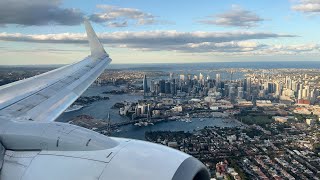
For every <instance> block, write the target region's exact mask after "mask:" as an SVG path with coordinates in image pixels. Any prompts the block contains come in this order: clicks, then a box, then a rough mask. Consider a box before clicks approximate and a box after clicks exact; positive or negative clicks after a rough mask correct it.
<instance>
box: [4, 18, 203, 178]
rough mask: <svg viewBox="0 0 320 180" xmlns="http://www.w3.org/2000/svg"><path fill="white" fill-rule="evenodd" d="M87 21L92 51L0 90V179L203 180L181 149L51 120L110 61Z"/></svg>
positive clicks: (198, 165)
mask: <svg viewBox="0 0 320 180" xmlns="http://www.w3.org/2000/svg"><path fill="white" fill-rule="evenodd" d="M85 26H86V31H87V36H88V40H89V45H90V49H91V55H90V56H88V57H87V58H85V59H84V60H82V61H80V62H77V63H74V64H71V65H68V66H65V67H61V68H59V69H56V70H53V71H50V72H47V73H44V74H42V75H38V76H35V77H32V78H29V79H25V80H22V81H18V82H15V83H11V84H8V85H5V86H2V87H0V179H1V180H56V179H59V180H70V179H77V180H110V179H120V180H149V179H153V180H169V179H172V180H208V179H209V173H208V171H207V169H206V167H205V166H204V165H203V164H202V163H201V162H200V161H199V160H197V159H195V158H194V157H191V156H190V155H187V154H185V153H182V152H180V151H177V150H174V149H171V148H168V147H165V146H162V145H158V144H153V143H148V142H143V141H138V140H131V139H124V138H113V137H108V136H104V135H102V134H99V133H97V132H94V131H91V130H88V129H85V128H83V127H79V126H75V125H72V124H67V123H60V122H53V121H54V120H55V119H56V118H57V117H58V116H59V115H60V114H61V113H62V112H63V111H64V110H65V109H66V108H67V107H68V106H69V105H71V104H72V103H73V102H74V101H75V100H76V99H77V98H78V97H79V96H80V95H81V94H82V93H83V92H84V91H85V90H86V89H87V88H88V87H89V86H90V84H91V83H92V82H93V81H94V80H95V79H96V78H97V77H98V76H99V75H100V74H101V73H102V72H103V71H104V69H105V67H106V66H107V65H108V64H109V63H110V62H111V59H110V58H109V56H108V54H107V53H106V52H105V50H104V49H103V47H102V45H101V43H100V42H99V40H98V38H97V36H96V34H95V33H94V31H93V29H92V27H91V25H90V24H89V22H88V21H85ZM43 121H44V122H43Z"/></svg>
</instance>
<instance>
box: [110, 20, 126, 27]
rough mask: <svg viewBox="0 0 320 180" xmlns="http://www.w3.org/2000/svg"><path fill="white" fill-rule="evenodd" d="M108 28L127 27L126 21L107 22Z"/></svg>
mask: <svg viewBox="0 0 320 180" xmlns="http://www.w3.org/2000/svg"><path fill="white" fill-rule="evenodd" d="M107 26H108V27H128V21H123V22H109V23H108V24H107Z"/></svg>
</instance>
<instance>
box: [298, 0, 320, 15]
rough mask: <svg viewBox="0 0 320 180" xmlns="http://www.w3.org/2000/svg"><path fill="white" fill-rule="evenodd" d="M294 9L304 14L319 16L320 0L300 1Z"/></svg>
mask: <svg viewBox="0 0 320 180" xmlns="http://www.w3.org/2000/svg"><path fill="white" fill-rule="evenodd" d="M292 9H293V10H295V11H300V12H303V13H311V14H318V13H320V0H299V2H298V3H297V4H294V5H293V6H292Z"/></svg>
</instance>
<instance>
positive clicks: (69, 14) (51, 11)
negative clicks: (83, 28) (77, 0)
mask: <svg viewBox="0 0 320 180" xmlns="http://www.w3.org/2000/svg"><path fill="white" fill-rule="evenodd" d="M60 5H61V0H1V1H0V25H7V24H17V25H24V26H31V25H48V24H51V23H52V24H59V25H77V24H80V23H82V20H83V15H84V14H83V13H82V12H81V11H80V10H78V9H73V8H62V7H61V6H60Z"/></svg>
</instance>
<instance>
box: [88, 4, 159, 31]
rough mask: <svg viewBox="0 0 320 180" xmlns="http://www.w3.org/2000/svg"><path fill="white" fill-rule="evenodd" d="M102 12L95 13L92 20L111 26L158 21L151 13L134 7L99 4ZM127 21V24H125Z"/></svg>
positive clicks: (146, 23)
mask: <svg viewBox="0 0 320 180" xmlns="http://www.w3.org/2000/svg"><path fill="white" fill-rule="evenodd" d="M97 7H98V9H100V10H102V12H101V13H94V14H92V15H91V16H90V20H91V21H94V22H97V23H106V22H107V23H108V24H107V25H108V26H109V27H126V26H128V24H129V23H132V24H134V25H149V24H155V23H156V22H158V21H157V20H156V17H155V16H153V15H152V14H150V13H146V12H143V11H141V10H139V9H134V8H120V7H117V6H110V5H98V6H97ZM124 23H125V24H124Z"/></svg>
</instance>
